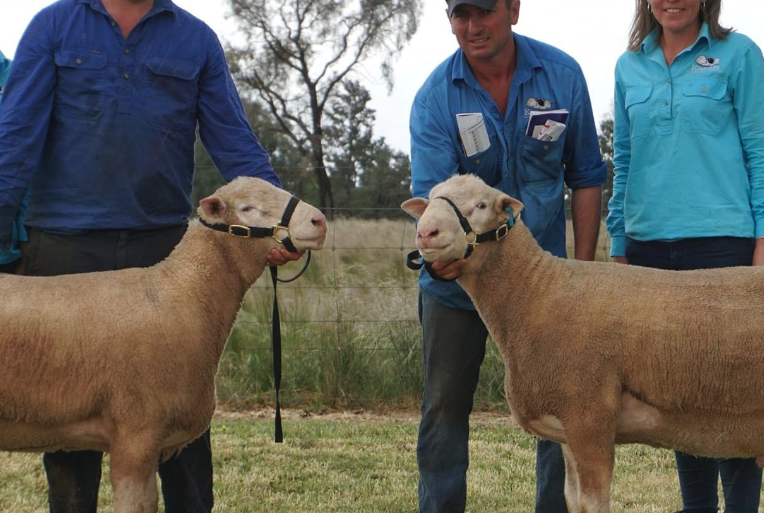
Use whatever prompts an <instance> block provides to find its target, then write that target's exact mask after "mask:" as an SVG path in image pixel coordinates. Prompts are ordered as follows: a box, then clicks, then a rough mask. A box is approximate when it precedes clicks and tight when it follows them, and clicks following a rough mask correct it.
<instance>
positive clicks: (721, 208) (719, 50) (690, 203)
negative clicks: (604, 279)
mask: <svg viewBox="0 0 764 513" xmlns="http://www.w3.org/2000/svg"><path fill="white" fill-rule="evenodd" d="M615 81H616V86H615V140H614V150H615V156H614V159H613V163H614V164H615V178H614V182H613V196H612V199H611V200H610V203H609V205H608V206H609V210H610V214H609V216H608V220H607V227H608V232H609V233H610V236H611V239H612V242H611V254H612V255H613V256H623V255H624V250H625V246H626V239H627V237H628V238H632V239H635V240H640V241H649V240H664V241H670V240H677V239H684V238H693V237H724V236H726V237H746V238H751V237H759V236H762V235H764V94H762V87H763V84H764V59H762V54H761V50H760V49H759V48H758V47H757V46H756V44H755V43H753V41H751V40H750V39H749V38H747V37H746V36H744V35H741V34H736V33H731V34H729V36H728V37H727V38H726V39H724V40H715V39H714V38H713V36H711V33H710V31H709V28H708V26H707V25H706V24H703V26H702V28H701V31H700V34H699V36H698V38H697V40H696V41H695V43H694V44H693V45H692V46H690V47H689V48H687V49H685V50H684V51H683V52H681V53H680V54H679V55H677V57H676V58H675V59H674V61H673V62H672V63H671V65H670V66H668V65H667V64H666V59H665V57H664V54H663V50H662V49H661V47H660V46H659V45H658V42H657V41H656V36H655V32H653V33H651V34H650V35H649V36H648V37H647V38H645V41H644V42H643V43H642V45H641V47H640V49H639V50H638V51H637V52H627V53H625V54H623V55H622V56H621V57H620V59H619V60H618V63H617V65H616V70H615Z"/></svg>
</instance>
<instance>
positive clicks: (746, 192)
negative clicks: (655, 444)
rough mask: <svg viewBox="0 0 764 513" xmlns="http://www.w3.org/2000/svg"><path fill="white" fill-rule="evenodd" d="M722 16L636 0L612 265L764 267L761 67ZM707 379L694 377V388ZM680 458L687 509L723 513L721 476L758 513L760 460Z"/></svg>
mask: <svg viewBox="0 0 764 513" xmlns="http://www.w3.org/2000/svg"><path fill="white" fill-rule="evenodd" d="M720 10H721V0H705V1H701V0H684V1H681V2H679V1H676V0H639V2H638V5H637V12H636V14H635V17H634V22H633V25H632V28H631V34H630V43H629V47H628V51H627V52H626V53H624V54H623V55H622V56H621V58H620V59H619V60H618V64H617V65H616V72H615V75H616V87H615V139H614V150H615V154H614V159H613V162H614V164H615V178H614V181H613V196H612V199H611V200H610V203H609V209H610V213H609V215H608V220H607V225H608V231H609V233H610V236H611V239H612V245H611V255H612V256H613V259H614V260H615V261H616V262H619V263H622V264H633V265H642V266H646V267H654V268H660V269H672V270H680V271H681V270H690V269H700V268H715V267H731V266H748V265H752V264H753V265H760V264H762V263H764V240H762V239H761V237H762V236H764V95H762V94H761V91H760V89H761V84H762V83H764V60H763V59H762V54H761V50H760V49H759V48H758V47H757V46H756V45H755V44H754V43H753V42H752V41H751V40H750V39H749V38H747V37H745V36H743V35H741V34H736V33H732V32H731V30H730V29H725V28H723V27H722V26H721V25H720V24H719V14H720ZM681 363H682V362H677V364H678V365H681ZM710 378H711V379H720V377H719V376H714V377H710ZM705 379H706V377H705V376H703V375H702V373H701V371H700V370H699V371H698V376H697V381H698V387H700V386H701V384H702V382H703V381H704V380H705ZM690 385H691V384H690ZM720 407H723V405H720ZM676 460H677V469H678V472H679V484H680V488H681V492H682V500H683V508H684V509H683V511H685V512H687V513H712V512H716V511H717V507H718V502H719V498H718V493H717V486H718V479H719V474H721V478H722V487H723V490H724V499H725V511H726V512H727V513H756V512H757V511H758V505H759V496H760V489H761V469H760V468H759V467H758V466H757V465H756V461H755V460H754V459H753V458H750V459H739V458H736V459H721V460H717V459H712V458H701V457H695V456H690V455H687V454H683V453H681V452H677V453H676Z"/></svg>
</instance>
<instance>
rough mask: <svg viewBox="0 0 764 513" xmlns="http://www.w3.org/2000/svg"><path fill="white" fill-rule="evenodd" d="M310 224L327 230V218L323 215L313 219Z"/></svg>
mask: <svg viewBox="0 0 764 513" xmlns="http://www.w3.org/2000/svg"><path fill="white" fill-rule="evenodd" d="M310 222H311V223H313V226H315V227H317V228H326V218H325V217H324V216H323V215H321V214H319V215H317V216H316V217H314V218H313V219H311V220H310Z"/></svg>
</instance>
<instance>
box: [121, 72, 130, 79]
mask: <svg viewBox="0 0 764 513" xmlns="http://www.w3.org/2000/svg"><path fill="white" fill-rule="evenodd" d="M122 76H123V77H125V80H129V79H130V75H128V74H127V73H125V74H124V75H122Z"/></svg>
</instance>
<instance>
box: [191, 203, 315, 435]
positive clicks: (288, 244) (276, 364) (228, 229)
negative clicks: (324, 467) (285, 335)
mask: <svg viewBox="0 0 764 513" xmlns="http://www.w3.org/2000/svg"><path fill="white" fill-rule="evenodd" d="M299 202H300V200H299V199H297V198H296V197H295V196H292V197H291V198H289V203H287V206H286V208H285V209H284V214H283V215H282V216H281V223H279V224H278V225H276V226H272V227H270V228H261V227H257V226H243V225H238V224H232V225H227V224H225V223H216V224H210V223H208V222H206V221H205V220H204V219H202V218H201V217H200V218H199V222H200V223H202V224H203V225H204V226H206V227H207V228H211V229H213V230H216V231H219V232H224V233H228V234H230V235H233V236H235V237H243V238H245V239H249V238H261V239H263V238H266V237H272V238H274V239H275V240H276V241H277V242H279V243H280V244H283V245H284V247H285V248H286V249H287V250H288V251H290V252H292V253H296V252H297V248H295V247H294V244H293V243H292V241H291V239H290V237H291V235H292V233H291V232H290V231H289V221H291V219H292V214H294V211H295V209H296V208H297V204H298V203H299ZM279 232H286V237H284V238H283V239H280V238H279V237H278V233H279ZM310 255H311V253H310V251H308V256H307V259H306V261H305V265H304V266H303V268H302V269H301V270H300V272H298V273H297V274H296V275H295V276H293V277H292V278H289V279H287V280H280V279H279V278H278V270H277V267H276V266H271V268H270V270H271V280H272V281H273V323H272V324H273V326H272V330H271V350H272V353H273V387H274V389H275V391H276V420H275V423H276V426H275V437H274V440H275V442H276V443H282V442H283V441H284V432H283V429H282V427H281V400H280V397H279V394H280V392H281V316H280V315H279V300H278V295H277V290H276V288H277V285H278V282H282V283H289V282H291V281H294V280H296V279H297V278H299V277H300V276H302V274H303V273H304V272H305V270H306V269H307V268H308V265H309V264H310Z"/></svg>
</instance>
